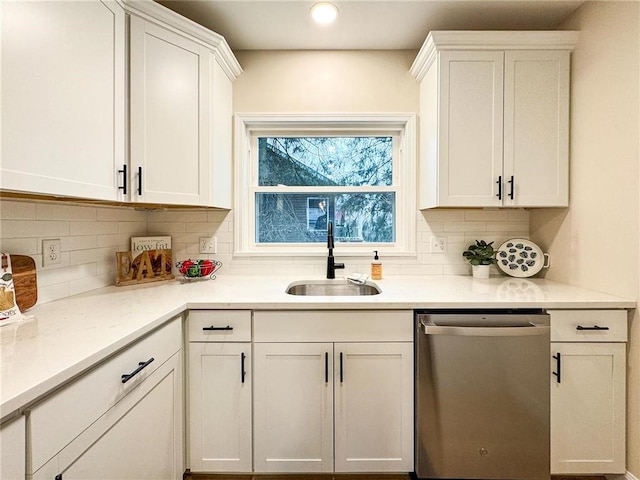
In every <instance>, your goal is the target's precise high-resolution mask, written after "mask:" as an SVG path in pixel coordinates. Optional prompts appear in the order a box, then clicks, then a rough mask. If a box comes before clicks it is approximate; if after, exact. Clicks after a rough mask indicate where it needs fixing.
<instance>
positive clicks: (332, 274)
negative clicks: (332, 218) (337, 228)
mask: <svg viewBox="0 0 640 480" xmlns="http://www.w3.org/2000/svg"><path fill="white" fill-rule="evenodd" d="M333 246H334V245H333V222H327V248H328V249H329V256H328V257H327V278H336V268H344V263H336V262H335V259H334V258H333Z"/></svg>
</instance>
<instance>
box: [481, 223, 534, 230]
mask: <svg viewBox="0 0 640 480" xmlns="http://www.w3.org/2000/svg"><path fill="white" fill-rule="evenodd" d="M487 231H488V232H508V231H518V232H527V231H529V222H509V223H493V222H488V223H487Z"/></svg>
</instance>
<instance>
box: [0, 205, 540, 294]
mask: <svg viewBox="0 0 640 480" xmlns="http://www.w3.org/2000/svg"><path fill="white" fill-rule="evenodd" d="M415 221H416V222H417V223H416V234H417V238H416V250H417V252H416V255H415V256H411V257H393V256H388V257H387V256H385V254H384V250H381V251H380V255H381V260H382V261H383V275H384V276H394V275H468V274H469V267H468V265H467V264H466V263H465V262H464V260H463V258H462V255H461V254H462V251H463V250H464V249H465V248H466V247H467V246H468V245H469V244H471V243H473V242H474V240H475V239H476V238H478V239H480V238H482V239H484V240H487V241H492V240H493V241H495V245H496V246H497V245H499V244H500V243H502V242H503V241H504V240H506V239H508V238H512V237H524V238H528V237H529V212H528V211H526V210H522V209H494V210H481V209H451V210H428V211H418V212H416V216H415ZM233 228H234V223H233V212H230V211H221V210H142V209H137V208H135V207H111V206H94V205H86V204H71V203H69V202H48V201H36V200H4V199H3V200H2V201H1V202H0V251H3V252H8V253H14V254H22V255H29V256H32V257H33V258H34V259H35V261H36V265H37V268H38V303H45V302H49V301H52V300H55V299H59V298H64V297H68V296H70V295H75V294H78V293H82V292H85V291H88V290H92V289H96V288H100V287H104V286H107V285H113V283H114V279H115V252H117V251H123V250H128V249H129V247H130V237H132V236H140V235H171V237H172V249H173V258H174V261H177V260H182V259H185V258H207V257H209V258H215V259H216V260H220V261H222V263H223V267H222V269H221V270H220V274H222V275H225V274H227V275H243V274H251V275H269V274H271V275H273V274H274V273H275V274H280V275H304V276H322V275H323V274H324V273H325V268H326V263H325V258H324V256H314V257H309V256H307V257H286V258H281V257H278V258H275V257H236V258H234V257H233ZM207 236H215V237H216V238H217V248H218V253H217V254H215V255H214V254H210V255H203V254H200V253H198V246H199V239H200V237H207ZM432 236H439V237H446V239H447V252H446V253H431V251H430V241H431V237H432ZM47 238H60V239H61V250H62V259H61V260H62V262H61V264H60V265H55V266H51V267H47V268H43V267H42V240H43V239H47ZM334 254H335V255H336V259H337V260H338V261H340V262H344V263H345V264H346V270H345V273H352V272H361V273H366V274H368V273H369V267H370V262H371V259H370V258H368V257H348V256H343V255H340V249H339V246H338V247H337V248H336V250H335V252H334ZM125 288H126V287H125Z"/></svg>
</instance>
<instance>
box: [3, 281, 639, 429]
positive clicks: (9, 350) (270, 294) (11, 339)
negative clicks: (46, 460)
mask: <svg viewBox="0 0 640 480" xmlns="http://www.w3.org/2000/svg"><path fill="white" fill-rule="evenodd" d="M308 279H311V280H313V278H311V277H310V278H308ZM296 280H302V279H301V278H292V277H285V276H282V277H274V276H270V277H268V278H265V277H262V276H260V277H257V276H256V277H250V276H235V275H226V276H222V275H219V276H218V278H217V279H216V280H213V281H210V280H207V281H198V282H193V283H180V282H179V281H177V280H176V281H170V282H162V283H153V284H146V285H136V286H128V287H115V286H114V287H108V288H103V289H99V290H94V291H91V292H88V293H85V294H82V295H78V296H75V297H70V298H66V299H63V300H58V301H55V302H50V303H46V304H43V305H36V306H35V307H33V308H31V309H30V310H29V311H28V312H26V314H27V315H28V316H29V317H32V318H31V319H28V320H25V321H23V322H20V323H15V324H11V325H6V326H2V327H0V362H1V377H0V419H7V418H8V417H10V416H12V415H15V414H17V413H19V412H20V411H21V410H22V409H24V408H25V407H28V406H29V405H30V404H32V403H33V402H34V401H36V400H38V399H39V398H41V397H43V396H44V395H46V394H47V393H48V392H50V391H51V390H53V389H54V388H56V387H58V386H60V385H62V384H64V383H65V382H68V381H69V380H71V379H73V378H74V377H76V376H77V375H79V374H81V373H82V372H84V371H85V370H87V369H88V368H91V367H92V366H94V365H96V364H97V363H98V362H100V361H102V360H104V359H105V358H107V357H108V356H110V355H112V354H113V353H115V352H117V351H118V350H120V349H121V348H123V347H125V346H127V345H128V344H130V343H131V342H134V341H135V340H136V339H138V338H140V337H141V336H143V335H144V334H146V333H148V332H150V331H152V330H153V329H155V328H157V327H158V326H160V325H162V324H163V323H164V322H166V321H167V320H169V319H171V318H173V317H175V316H176V315H178V314H180V313H182V312H184V311H185V310H187V309H252V310H279V309H300V310H319V309H414V308H548V309H551V308H557V309H572V308H573V309H575V308H589V309H599V308H600V309H603V308H635V306H636V303H635V301H632V300H629V299H625V298H619V297H615V296H611V295H607V294H603V293H599V292H594V291H591V290H585V289H582V288H578V287H574V286H570V285H566V284H562V283H557V282H552V281H548V280H545V279H519V278H511V277H495V278H490V279H487V280H480V279H473V278H472V277H470V276H444V277H442V276H428V277H427V276H416V277H407V276H402V277H389V278H385V279H383V280H378V281H375V283H376V284H377V285H378V286H379V287H380V288H381V290H382V293H380V294H379V295H373V296H353V297H340V296H335V297H312V296H308V297H307V296H293V295H288V294H286V293H285V289H286V287H287V286H288V285H289V284H290V283H291V282H293V281H296ZM316 280H319V278H316Z"/></svg>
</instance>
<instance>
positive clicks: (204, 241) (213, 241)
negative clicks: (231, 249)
mask: <svg viewBox="0 0 640 480" xmlns="http://www.w3.org/2000/svg"><path fill="white" fill-rule="evenodd" d="M200 253H218V238H217V237H200Z"/></svg>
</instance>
